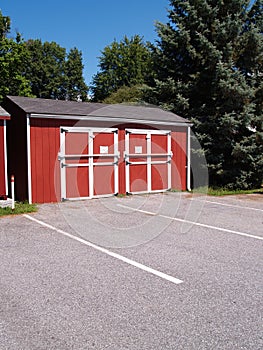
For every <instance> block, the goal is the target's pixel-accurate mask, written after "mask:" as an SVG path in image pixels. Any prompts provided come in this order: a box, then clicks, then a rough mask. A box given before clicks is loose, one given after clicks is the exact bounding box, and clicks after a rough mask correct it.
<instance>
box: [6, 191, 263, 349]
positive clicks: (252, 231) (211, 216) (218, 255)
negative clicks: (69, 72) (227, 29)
mask: <svg viewBox="0 0 263 350" xmlns="http://www.w3.org/2000/svg"><path fill="white" fill-rule="evenodd" d="M262 246H263V197H262V195H260V194H259V195H240V196H227V197H205V196H192V195H190V194H187V193H166V194H155V195H150V196H148V195H145V196H129V197H124V198H115V197H114V198H107V199H97V200H89V201H76V202H65V203H60V204H44V205H41V206H40V207H39V211H38V213H34V214H30V215H22V216H16V217H5V218H2V219H0V349H1V350H2V349H5V350H9V349H12V350H18V349H19V350H22V349H23V350H24V349H25V350H27V349H61V350H62V349H63V350H67V349H111V350H122V349H131V350H135V349H136V350H137V349H138V350H144V349H145V350H146V349H147V350H148V349H152V350H153V349H157V350H166V349H167V350H168V349H169V350H170V349H171V350H175V349H176V350H177V349H178V350H179V349H182V350H183V349H184V350H187V349H209V350H210V349H229V350H233V349H239V350H240V349H253V350H257V349H258V350H259V349H262V348H263V334H262V287H263V283H262V267H263V266H262V265H263V264H262V260H263V259H262V256H263V254H262Z"/></svg>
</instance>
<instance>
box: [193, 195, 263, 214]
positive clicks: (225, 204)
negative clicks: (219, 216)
mask: <svg viewBox="0 0 263 350" xmlns="http://www.w3.org/2000/svg"><path fill="white" fill-rule="evenodd" d="M191 201H197V202H202V203H212V204H219V205H223V206H226V207H234V208H239V209H247V210H256V211H262V212H263V209H259V208H251V207H242V205H236V204H228V203H220V202H215V201H208V200H202V199H195V198H191Z"/></svg>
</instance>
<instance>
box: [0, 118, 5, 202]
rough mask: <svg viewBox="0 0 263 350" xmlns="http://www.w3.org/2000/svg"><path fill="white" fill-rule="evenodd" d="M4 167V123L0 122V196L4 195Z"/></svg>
mask: <svg viewBox="0 0 263 350" xmlns="http://www.w3.org/2000/svg"><path fill="white" fill-rule="evenodd" d="M5 166H6V164H5V145H4V122H3V120H0V196H3V195H5V194H6V188H5Z"/></svg>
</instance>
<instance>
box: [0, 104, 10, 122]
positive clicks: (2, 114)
mask: <svg viewBox="0 0 263 350" xmlns="http://www.w3.org/2000/svg"><path fill="white" fill-rule="evenodd" d="M0 119H10V114H9V113H8V112H7V111H6V110H5V109H4V108H2V107H1V106H0Z"/></svg>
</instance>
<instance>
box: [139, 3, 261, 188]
mask: <svg viewBox="0 0 263 350" xmlns="http://www.w3.org/2000/svg"><path fill="white" fill-rule="evenodd" d="M262 14H263V13H262V0H256V1H255V3H254V5H253V6H252V7H251V8H250V7H249V1H243V0H229V1H222V0H220V1H219V0H217V1H215V0H189V1H179V0H172V1H170V8H169V11H168V18H169V22H168V23H167V24H162V23H158V24H157V32H158V37H159V39H158V42H157V46H156V48H155V52H154V62H155V66H154V68H155V72H156V75H157V79H156V80H155V84H154V86H153V87H152V88H151V89H150V90H148V92H147V94H146V97H145V98H146V99H147V100H148V102H150V103H154V104H159V105H162V106H163V107H165V108H168V109H170V110H173V111H175V112H176V113H179V114H181V115H183V116H185V117H187V118H189V119H190V120H192V121H193V122H194V131H195V132H196V134H197V136H198V138H199V140H200V143H201V145H202V146H203V147H204V149H205V154H206V159H207V163H208V167H209V175H210V184H211V185H214V186H218V185H220V186H226V187H229V188H250V187H253V186H260V185H261V183H262V169H263V159H262V154H263V148H262V147H263V146H262V120H263V117H262V95H263V94H262V74H263V71H262V62H263V61H262V54H263V40H262Z"/></svg>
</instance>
